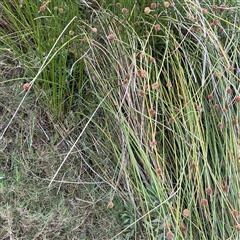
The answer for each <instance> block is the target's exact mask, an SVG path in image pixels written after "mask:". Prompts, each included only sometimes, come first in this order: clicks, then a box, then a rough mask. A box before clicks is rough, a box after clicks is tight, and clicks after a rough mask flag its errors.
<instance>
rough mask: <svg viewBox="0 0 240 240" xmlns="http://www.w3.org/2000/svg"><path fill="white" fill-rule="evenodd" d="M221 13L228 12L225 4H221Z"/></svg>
mask: <svg viewBox="0 0 240 240" xmlns="http://www.w3.org/2000/svg"><path fill="white" fill-rule="evenodd" d="M219 10H220V12H224V11H225V10H226V5H225V4H221V5H220V7H219Z"/></svg>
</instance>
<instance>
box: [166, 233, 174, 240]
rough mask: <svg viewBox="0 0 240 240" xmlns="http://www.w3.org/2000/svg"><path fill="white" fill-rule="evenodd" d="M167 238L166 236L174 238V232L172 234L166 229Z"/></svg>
mask: <svg viewBox="0 0 240 240" xmlns="http://www.w3.org/2000/svg"><path fill="white" fill-rule="evenodd" d="M167 238H168V239H173V238H174V234H173V232H172V231H168V232H167Z"/></svg>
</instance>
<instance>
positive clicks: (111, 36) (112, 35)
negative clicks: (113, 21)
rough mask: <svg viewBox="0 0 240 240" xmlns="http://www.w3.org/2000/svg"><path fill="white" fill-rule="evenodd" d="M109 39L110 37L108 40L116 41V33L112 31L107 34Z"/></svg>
mask: <svg viewBox="0 0 240 240" xmlns="http://www.w3.org/2000/svg"><path fill="white" fill-rule="evenodd" d="M107 39H108V41H114V40H115V35H114V34H112V33H111V34H109V35H108V36H107Z"/></svg>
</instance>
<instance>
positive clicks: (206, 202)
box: [200, 199, 208, 207]
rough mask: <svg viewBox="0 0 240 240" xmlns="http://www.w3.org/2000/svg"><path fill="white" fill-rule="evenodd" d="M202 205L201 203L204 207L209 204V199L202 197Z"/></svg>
mask: <svg viewBox="0 0 240 240" xmlns="http://www.w3.org/2000/svg"><path fill="white" fill-rule="evenodd" d="M200 205H201V206H202V207H207V206H208V201H207V199H202V200H201V202H200Z"/></svg>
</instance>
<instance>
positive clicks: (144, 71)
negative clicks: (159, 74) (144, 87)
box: [140, 70, 147, 78]
mask: <svg viewBox="0 0 240 240" xmlns="http://www.w3.org/2000/svg"><path fill="white" fill-rule="evenodd" d="M140 75H141V77H143V78H146V77H147V71H146V70H141V74H140Z"/></svg>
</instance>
